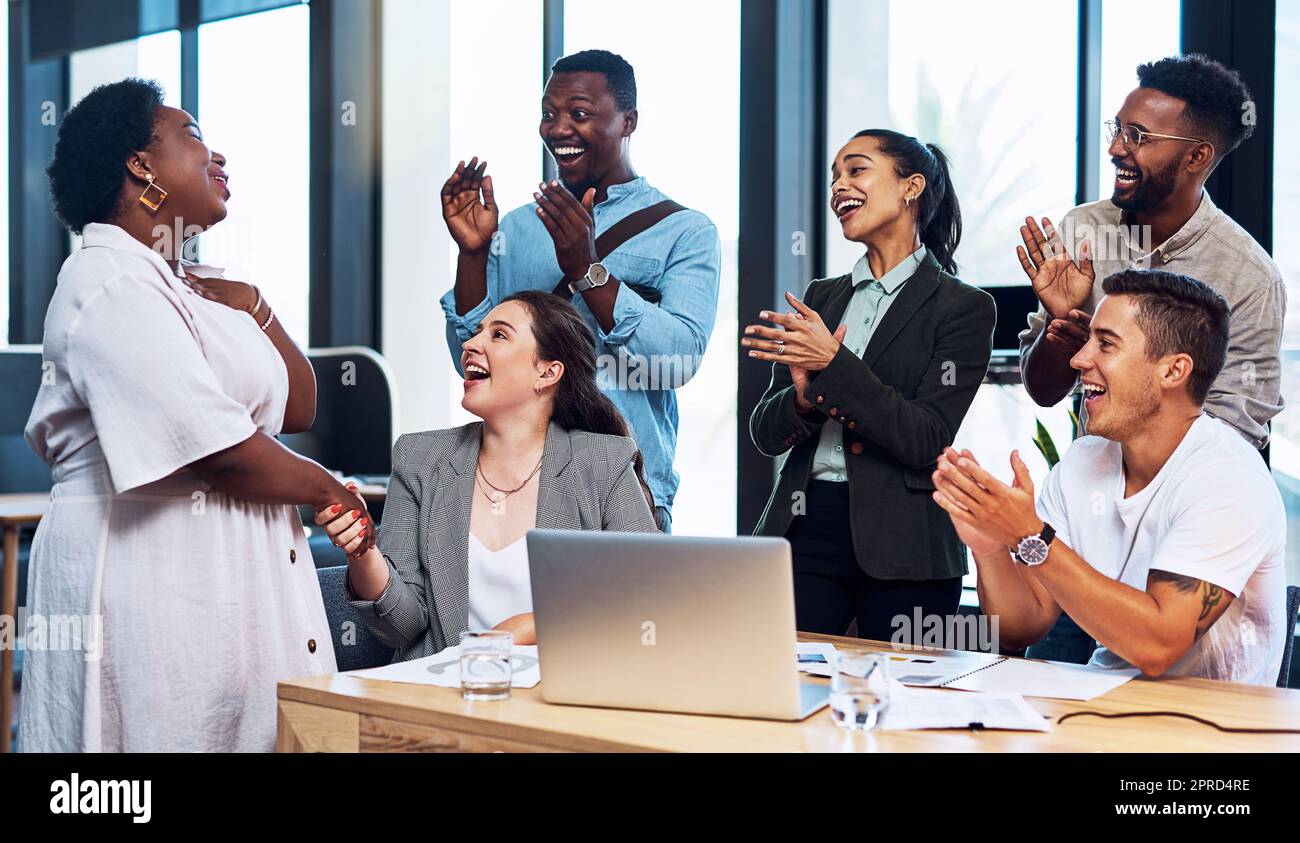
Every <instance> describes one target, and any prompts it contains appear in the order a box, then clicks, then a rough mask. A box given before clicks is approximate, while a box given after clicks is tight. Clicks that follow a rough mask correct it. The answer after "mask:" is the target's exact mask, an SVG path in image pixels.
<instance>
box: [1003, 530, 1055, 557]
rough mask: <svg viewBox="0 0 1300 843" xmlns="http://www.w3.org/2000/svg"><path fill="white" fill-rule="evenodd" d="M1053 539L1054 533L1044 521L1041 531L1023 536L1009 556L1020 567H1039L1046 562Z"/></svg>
mask: <svg viewBox="0 0 1300 843" xmlns="http://www.w3.org/2000/svg"><path fill="white" fill-rule="evenodd" d="M1054 538H1056V531H1055V530H1053V529H1052V525H1051V524H1048V523H1047V522H1046V521H1044V522H1043V531H1042V532H1041V533H1034V534H1033V535H1032V536H1025V537H1024V538H1023V539H1021V540H1020V543H1019V544H1018V545H1016V549H1015V550H1013V551H1012V552H1011V555H1012V556H1014V557H1015V558H1016V561H1017V562H1019V563H1020V564H1022V565H1041V564H1043V563H1044V562H1046V561H1047V552H1048V550H1049V549H1050V545H1051V544H1052V539H1054Z"/></svg>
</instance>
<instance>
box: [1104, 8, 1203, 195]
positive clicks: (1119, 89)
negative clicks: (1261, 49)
mask: <svg viewBox="0 0 1300 843" xmlns="http://www.w3.org/2000/svg"><path fill="white" fill-rule="evenodd" d="M1181 22H1182V5H1181V3H1180V2H1179V0H1147V2H1143V3H1120V2H1116V0H1106V2H1105V3H1103V4H1102V12H1101V115H1100V116H1099V117H1098V119H1097V120H1096V121H1095V123H1094V125H1095V130H1096V131H1097V133H1098V135H1099V136H1100V137H1101V138H1102V140H1101V151H1100V160H1099V162H1098V167H1097V198H1098V199H1108V198H1110V196H1111V194H1112V193H1114V192H1115V167H1114V165H1113V164H1111V163H1110V153H1108V152H1107V151H1106V150H1107V148H1108V147H1109V146H1110V141H1109V140H1107V139H1106V137H1105V134H1104V131H1103V129H1102V125H1101V124H1102V121H1104V120H1110V119H1111V118H1113V117H1114V116H1115V112H1117V111H1119V107H1120V106H1121V105H1123V103H1124V97H1126V96H1128V93H1129V91H1131V90H1133V89H1134V88H1136V87H1137V66H1138V65H1139V64H1144V63H1146V62H1149V61H1155V60H1156V59H1162V58H1164V57H1165V56H1173V55H1177V54H1178V52H1179V45H1178V39H1179V30H1180V27H1181ZM1084 128H1085V130H1087V131H1093V130H1094V126H1085V127H1084Z"/></svg>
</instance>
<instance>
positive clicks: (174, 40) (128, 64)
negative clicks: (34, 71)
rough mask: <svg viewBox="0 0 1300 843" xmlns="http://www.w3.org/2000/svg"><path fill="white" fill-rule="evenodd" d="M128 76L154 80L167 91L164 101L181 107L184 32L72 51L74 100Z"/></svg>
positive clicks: (70, 71) (71, 90) (70, 73)
mask: <svg viewBox="0 0 1300 843" xmlns="http://www.w3.org/2000/svg"><path fill="white" fill-rule="evenodd" d="M128 76H136V77H139V78H141V79H152V80H154V81H155V82H157V83H158V84H159V85H161V86H162V89H163V93H164V94H165V95H166V96H165V98H164V100H163V102H165V103H166V104H167V105H170V106H173V107H175V108H180V105H181V34H180V33H179V32H177V31H176V30H174V29H172V30H168V31H167V32H159V33H158V34H156V35H146V36H144V37H143V38H137V39H135V40H134V41H121V42H118V43H117V44H109V45H108V46H106V47H95V48H93V49H89V50H78V51H77V52H75V53H73V54H72V55H71V57H70V58H69V61H68V88H69V93H70V94H71V97H72V99H71V102H72V103H74V104H75V103H77V102H78V101H79V100H80V99H81V98H82V97H84V96H85V95H86V94H88V93H90V92H91V90H92V89H94V88H96V87H97V86H99V85H106V84H108V83H109V82H117V81H120V80H122V79H125V78H126V77H128Z"/></svg>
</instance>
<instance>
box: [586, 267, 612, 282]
mask: <svg viewBox="0 0 1300 843" xmlns="http://www.w3.org/2000/svg"><path fill="white" fill-rule="evenodd" d="M587 280H588V281H590V282H591V286H593V287H599V286H601V285H602V284H604V283H605V282H606V281H608V280H609V270H608V269H606V268H605V265H604V264H602V263H593V264H592V265H591V266H590V267H589V268H588V269H587Z"/></svg>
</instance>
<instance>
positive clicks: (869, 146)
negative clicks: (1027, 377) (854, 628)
mask: <svg viewBox="0 0 1300 843" xmlns="http://www.w3.org/2000/svg"><path fill="white" fill-rule="evenodd" d="M831 173H832V177H833V179H834V181H833V182H832V184H831V208H832V210H833V211H834V212H835V214H836V217H837V218H838V219H839V222H840V226H841V228H842V230H843V233H844V236H845V238H847V239H849V240H852V241H854V242H857V243H861V244H863V245H864V246H865V247H866V254H865V255H863V257H862V258H861V259H860V260H859V261H858V263H857V265H856V266H854V268H853V271H852V272H850V273H848V274H845V275H841V276H839V277H837V278H828V279H823V280H817V281H813V282H812V284H811V285H810V286H809V287H808V290H807V293H806V294H805V297H804V300H803V301H800V300H799V299H797V298H795V297H794V296H792V295H790V294H788V293H787V298H788V299H789V302H790V305H791V307H793V308H794V312H793V313H789V314H780V313H774V312H767V311H764V312H763V313H761V314H759V317H760V318H761V319H763V320H764V321H767V322H772V323H774V326H775V327H770V326H765V325H751V326H749V327H747V328H746V329H745V334H746V337H745V339H743V340H742V344H743V345H744V346H746V347H747V348H749V349H750V351H749V355H750V356H751V357H755V358H757V359H760V360H767V361H771V362H772V364H773V366H772V383H771V385H770V386H769V387H768V389H767V392H766V393H765V394H764V395H763V398H762V400H761V401H759V403H758V406H757V407H755V408H754V412H753V414H752V415H751V416H750V420H749V429H750V435H751V437H752V438H753V440H754V444H755V445H756V446H758V449H759V450H760V451H762V452H763V453H765V454H767V455H769V456H781V455H785V457H786V459H785V463H784V465H783V466H782V468H781V475H780V478H779V480H778V481H777V484H776V488H775V489H774V490H773V492H772V496H771V498H770V499H769V500H768V504H767V508H766V510H765V511H764V513H763V517H762V519H761V520H760V521H759V524H758V528H757V530H756V532H757V533H758V534H760V535H770V536H786V537H787V538H788V539H789V540H790V544H791V551H792V554H793V558H794V584H795V613H796V622H797V624H798V626H799V629H801V630H805V631H808V632H822V633H831V634H837V635H842V634H844V632H845V631H846V630H847V629H848V627H849V625H850V623H851V622H852V621H853V619H854V618H856V619H857V623H858V634H859V635H860V636H862V637H864V638H872V639H877V640H886V641H888V640H894V641H907V642H909V643H911V642H913V641H916V642H918V643H919V642H920V641H921V634H922V632H923V631H924V630H923V629H921V628H917V619H918V618H917V615H918V610H919V615H920V616H922V617H924V616H936V615H937V616H943V617H946V616H950V615H954V614H955V613H956V611H957V607H958V602H959V599H960V596H961V578H962V576H963V575H964V574H965V573H966V553H965V548H964V547H963V546H962V544H961V542H960V541H959V540H958V538H957V533H956V531H955V530H954V529H953V528H952V525H951V523H950V522H949V519H947V518H946V516H945V514H944V512H943V510H942V509H940V508H939V506H938V504H936V503H935V502H934V500H933V499H932V497H931V496H932V495H933V493H934V482H933V481H932V480H931V479H930V472H931V471H932V469H933V465H934V463H935V460H936V459H937V458H938V455H939V454H940V452H941V451H942V450H943V449H944V447H946V446H948V445H950V444H952V441H953V437H954V436H955V435H956V433H957V429H958V427H960V426H961V422H962V419H963V418H964V417H965V415H966V411H967V410H968V409H969V407H970V404H971V401H972V400H973V399H974V397H975V391H976V390H977V389H978V388H979V385H980V383H981V382H982V381H983V379H984V374H985V371H986V369H987V368H988V362H989V356H990V354H991V351H992V338H993V326H994V321H995V318H996V313H995V308H994V304H993V299H992V298H991V297H990V296H989V295H988V294H987V293H985V292H983V291H982V290H978V289H976V288H974V287H971V286H968V285H966V284H963V283H962V282H961V281H959V280H958V279H957V278H956V277H955V276H954V275H953V273H954V272H955V271H956V264H955V263H954V262H953V252H954V251H955V250H956V248H957V244H958V242H959V241H960V239H961V212H960V209H959V206H958V203H957V197H956V194H955V193H954V192H953V187H952V182H951V180H950V179H949V175H948V164H947V160H946V158H945V157H944V155H943V152H942V151H941V150H940V149H939V148H938V147H936V146H934V145H933V144H922V143H921V142H919V141H917V140H916V139H915V138H912V137H908V136H907V135H902V134H899V133H897V132H892V131H888V130H884V129H869V130H867V131H864V132H859V133H858V134H857V135H855V136H854V137H853V138H852V139H851V140H850V141H849V142H848V143H847V144H845V145H844V148H843V149H841V150H840V152H839V154H838V155H837V156H836V159H835V162H834V164H833V166H832V170H831ZM899 616H902V618H903V619H904V620H899V621H896V620H895V619H896V618H898V617H899ZM928 623H932V622H926V621H922V626H924V625H926V624H928ZM944 627H945V628H948V625H947V623H946V621H945V624H944ZM927 643H932V642H927Z"/></svg>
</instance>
